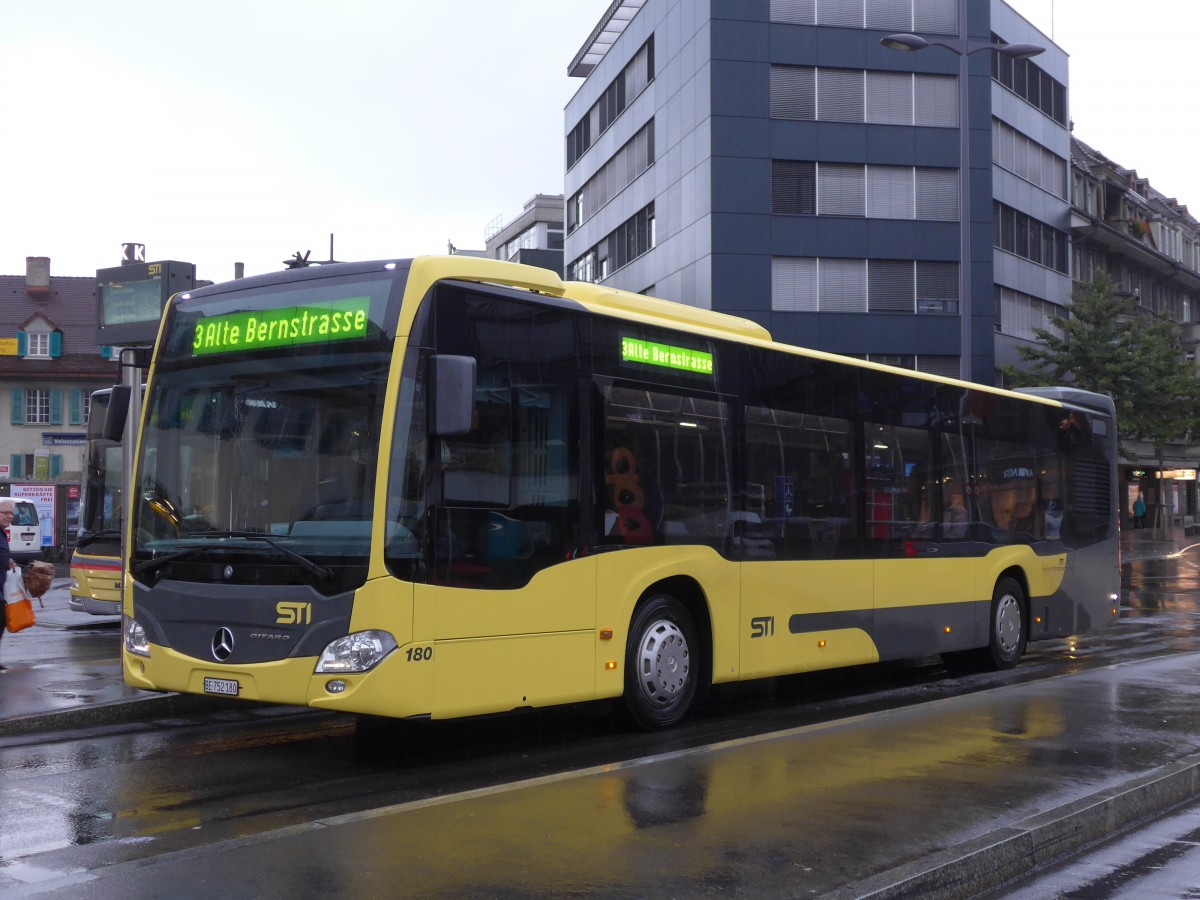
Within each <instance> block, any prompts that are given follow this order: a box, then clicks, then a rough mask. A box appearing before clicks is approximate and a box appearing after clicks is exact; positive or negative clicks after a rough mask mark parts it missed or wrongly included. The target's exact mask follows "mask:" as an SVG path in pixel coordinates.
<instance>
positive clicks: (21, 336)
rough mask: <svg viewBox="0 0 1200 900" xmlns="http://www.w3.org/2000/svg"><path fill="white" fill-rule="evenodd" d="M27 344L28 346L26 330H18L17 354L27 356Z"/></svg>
mask: <svg viewBox="0 0 1200 900" xmlns="http://www.w3.org/2000/svg"><path fill="white" fill-rule="evenodd" d="M26 346H27V344H26V342H25V332H23V331H18V332H17V356H21V357H23V356H25V347H26Z"/></svg>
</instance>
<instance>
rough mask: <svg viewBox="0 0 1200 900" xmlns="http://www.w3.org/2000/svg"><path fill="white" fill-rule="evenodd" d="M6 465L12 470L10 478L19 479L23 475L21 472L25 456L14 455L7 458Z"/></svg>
mask: <svg viewBox="0 0 1200 900" xmlns="http://www.w3.org/2000/svg"><path fill="white" fill-rule="evenodd" d="M8 465H9V468H10V469H12V477H13V478H20V477H21V476H22V475H23V474H24V472H22V471H21V470H22V469H24V468H25V454H23V453H14V454H13V455H12V456H10V457H9V458H8Z"/></svg>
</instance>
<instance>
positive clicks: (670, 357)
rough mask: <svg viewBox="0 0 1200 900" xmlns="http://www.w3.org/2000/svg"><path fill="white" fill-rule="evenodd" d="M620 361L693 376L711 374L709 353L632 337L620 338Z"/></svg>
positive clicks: (711, 364) (711, 360) (710, 355)
mask: <svg viewBox="0 0 1200 900" xmlns="http://www.w3.org/2000/svg"><path fill="white" fill-rule="evenodd" d="M621 360H622V362H631V363H641V364H642V365H646V366H662V367H663V368H664V369H678V370H679V371H681V372H691V373H693V374H695V375H712V374H713V355H712V354H711V353H708V352H706V351H704V350H692V349H690V348H688V347H672V346H671V345H669V344H660V343H657V342H656V341H643V340H639V339H638V338H632V337H622V338H621Z"/></svg>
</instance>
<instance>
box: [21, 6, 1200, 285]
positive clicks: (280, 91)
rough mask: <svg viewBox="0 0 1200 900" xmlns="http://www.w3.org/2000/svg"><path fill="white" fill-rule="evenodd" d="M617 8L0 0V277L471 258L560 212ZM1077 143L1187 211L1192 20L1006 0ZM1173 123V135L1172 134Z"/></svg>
mask: <svg viewBox="0 0 1200 900" xmlns="http://www.w3.org/2000/svg"><path fill="white" fill-rule="evenodd" d="M609 2H610V0H454V2H449V0H447V2H435V3H413V2H398V0H339V2H337V3H334V2H329V0H323V2H322V0H288V2H287V3H283V2H277V0H205V2H203V3H185V2H175V0H170V2H160V3H151V4H148V3H145V2H137V3H133V2H124V0H46V2H41V3H35V2H29V0H0V123H2V126H0V128H2V131H0V274H6V275H16V274H23V273H24V271H25V257H26V256H49V257H51V260H52V262H51V272H52V274H55V275H88V276H90V275H92V274H93V272H94V270H95V269H97V268H102V267H105V266H114V265H117V264H119V262H120V252H121V243H122V242H124V241H136V242H139V243H142V244H145V245H146V256H147V259H148V260H157V259H179V260H184V261H187V262H194V263H196V264H197V275H198V276H199V277H200V278H207V279H212V280H215V281H222V280H225V279H227V278H231V277H232V276H233V266H234V263H235V262H238V261H240V262H244V263H245V264H246V273H247V274H257V273H260V272H265V271H272V270H275V269H278V268H280V266H281V263H282V261H283V260H284V259H286V258H287V257H290V256H291V255H292V254H293V253H295V252H296V251H305V250H310V251H312V258H313V259H325V258H327V257H328V255H329V235H330V233H331V232H332V233H333V234H334V235H335V238H334V241H335V243H334V255H335V257H337V258H338V259H372V258H379V257H387V256H412V255H417V254H421V253H444V252H445V251H446V244H447V241H453V242H454V243H455V244H456V245H457V246H458V247H460V248H482V247H483V243H484V229H485V227H486V226H487V224H488V223H489V222H491V221H492V220H494V219H496V218H497V217H499V218H502V219H503V220H504V221H508V220H510V219H512V218H515V217H516V216H517V215H518V214H519V213H520V211H521V208H522V206H523V205H524V203H525V201H526V200H528V199H529V198H531V197H532V196H533V195H534V194H537V193H547V194H554V193H560V192H561V191H562V181H563V130H564V129H563V107H564V106H565V105H566V103H567V101H568V100H569V99H570V97H571V95H572V94H573V93H574V92H575V90H576V89H577V88H578V87H579V85H580V84H581V83H582V81H581V79H574V78H569V77H567V75H566V69H567V65H568V63H569V62H570V61H571V59H572V58H573V57H574V55H575V53H576V51H577V50H578V49H579V48H580V46H581V45H582V43H583V41H584V40H585V39H586V38H587V36H588V35H589V34H590V32H591V29H592V27H593V26H594V25H595V24H596V23H597V22H598V21H599V18H600V16H601V15H602V14H603V12H604V11H605V10H606V9H607V8H608V6H609ZM1010 2H1011V5H1012V6H1013V7H1014V8H1015V9H1016V10H1017V11H1018V12H1020V13H1021V14H1023V15H1024V16H1026V17H1027V18H1029V19H1030V20H1031V21H1033V23H1034V24H1035V25H1037V26H1038V27H1039V28H1041V29H1042V30H1043V31H1044V32H1045V33H1046V34H1047V35H1050V36H1052V37H1053V38H1054V39H1055V41H1056V43H1058V44H1059V45H1060V46H1061V47H1062V48H1063V49H1064V50H1066V51H1067V53H1069V54H1070V56H1071V93H1070V103H1071V117H1072V119H1073V120H1074V121H1075V134H1076V135H1077V136H1078V137H1079V138H1080V139H1082V140H1083V141H1085V142H1087V143H1088V144H1090V145H1092V146H1093V147H1094V148H1096V149H1097V150H1099V151H1100V152H1102V153H1104V154H1106V155H1107V156H1109V157H1111V158H1113V159H1114V160H1116V161H1117V162H1118V163H1120V164H1122V165H1125V166H1130V167H1133V168H1136V169H1137V170H1138V172H1139V174H1141V175H1143V176H1145V177H1149V179H1150V181H1151V183H1152V184H1153V185H1154V186H1155V187H1156V188H1158V189H1159V190H1161V191H1162V192H1163V193H1165V194H1167V195H1169V196H1175V197H1177V198H1178V199H1179V200H1180V201H1181V202H1183V203H1189V202H1190V203H1191V205H1192V208H1193V214H1197V213H1200V172H1198V167H1197V164H1196V158H1197V152H1196V148H1195V146H1194V141H1195V140H1196V139H1195V138H1194V137H1193V135H1194V133H1195V130H1194V128H1193V127H1192V126H1191V125H1190V124H1189V121H1190V117H1191V107H1192V106H1193V105H1194V104H1193V102H1192V99H1193V97H1194V95H1195V87H1194V85H1195V75H1194V72H1195V66H1194V63H1193V59H1194V57H1193V56H1192V54H1193V53H1194V52H1195V51H1194V50H1193V49H1192V48H1191V46H1188V47H1185V41H1186V42H1188V44H1189V45H1190V44H1191V43H1192V42H1193V41H1194V35H1195V34H1196V33H1197V31H1198V29H1197V26H1198V25H1200V3H1198V2H1196V0H1138V2H1131V0H1010ZM1180 114H1182V115H1180Z"/></svg>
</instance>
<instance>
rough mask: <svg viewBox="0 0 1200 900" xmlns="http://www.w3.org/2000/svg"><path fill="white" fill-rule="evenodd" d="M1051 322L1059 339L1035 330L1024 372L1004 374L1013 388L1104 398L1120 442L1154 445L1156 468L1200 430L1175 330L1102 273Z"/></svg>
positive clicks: (1024, 352) (1199, 387) (1197, 394)
mask: <svg viewBox="0 0 1200 900" xmlns="http://www.w3.org/2000/svg"><path fill="white" fill-rule="evenodd" d="M1051 324H1052V325H1053V327H1054V328H1055V329H1057V333H1056V332H1055V331H1049V330H1046V329H1038V330H1037V331H1036V332H1035V333H1036V334H1037V338H1038V345H1037V346H1033V347H1021V348H1019V352H1020V354H1021V358H1022V360H1024V361H1025V362H1026V363H1028V364H1030V365H1029V367H1028V368H1016V367H1013V366H1006V367H1005V368H1004V372H1005V374H1006V375H1007V376H1008V377H1009V378H1010V379H1011V380H1012V382H1013V384H1015V385H1017V386H1032V385H1049V384H1071V385H1074V386H1075V387H1080V388H1083V389H1085V390H1089V391H1096V392H1097V393H1101V394H1107V395H1108V396H1109V397H1111V398H1112V399H1113V402H1114V403H1115V404H1116V407H1117V429H1118V436H1119V439H1120V440H1121V441H1128V440H1140V441H1147V442H1148V443H1150V444H1152V445H1153V446H1154V451H1155V455H1156V456H1157V458H1158V461H1159V468H1160V469H1161V468H1163V454H1164V450H1165V447H1166V445H1167V444H1168V443H1171V442H1173V441H1181V440H1186V439H1187V437H1188V435H1189V433H1193V432H1196V431H1198V430H1200V429H1198V428H1197V424H1198V423H1200V380H1197V378H1196V374H1195V370H1194V368H1193V367H1192V366H1189V365H1187V364H1185V363H1184V362H1183V361H1182V360H1183V350H1182V348H1181V346H1180V333H1179V327H1178V326H1177V325H1175V324H1174V323H1172V322H1169V321H1167V320H1165V319H1159V318H1153V317H1152V316H1151V315H1150V314H1149V313H1148V312H1147V311H1146V310H1144V309H1142V308H1140V307H1139V306H1138V305H1137V303H1136V302H1135V301H1134V299H1133V298H1132V297H1128V296H1120V295H1118V293H1117V290H1116V284H1115V283H1114V282H1113V281H1112V279H1111V278H1109V277H1108V276H1107V275H1105V274H1104V273H1102V272H1098V273H1097V274H1096V276H1095V278H1094V279H1093V281H1092V283H1091V284H1087V285H1082V286H1079V287H1077V288H1076V290H1075V295H1074V300H1073V303H1072V306H1071V316H1070V318H1063V317H1061V316H1055V317H1054V318H1053V319H1051ZM1122 453H1125V451H1124V448H1122ZM1126 455H1128V454H1126Z"/></svg>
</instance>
